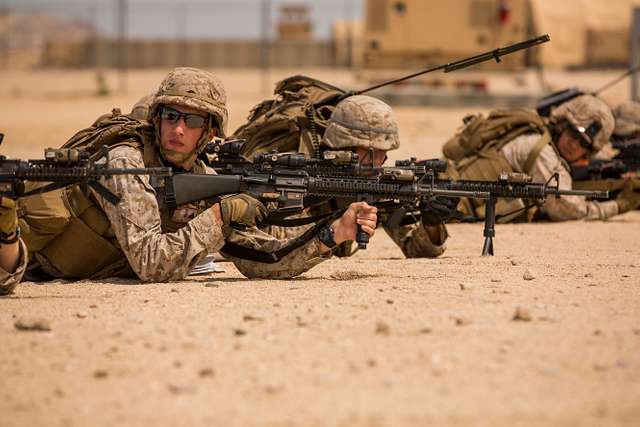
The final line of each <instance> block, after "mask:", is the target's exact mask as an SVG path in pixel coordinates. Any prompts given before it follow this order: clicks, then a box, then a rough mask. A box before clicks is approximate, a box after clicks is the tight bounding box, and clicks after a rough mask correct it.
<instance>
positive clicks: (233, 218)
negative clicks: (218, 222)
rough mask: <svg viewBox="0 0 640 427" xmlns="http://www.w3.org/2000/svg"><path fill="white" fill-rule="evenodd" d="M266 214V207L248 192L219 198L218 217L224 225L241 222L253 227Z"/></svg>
mask: <svg viewBox="0 0 640 427" xmlns="http://www.w3.org/2000/svg"><path fill="white" fill-rule="evenodd" d="M265 216H267V208H266V207H265V206H264V205H263V204H262V203H261V202H260V201H258V200H257V199H255V198H253V197H251V196H250V195H248V194H245V193H240V194H236V195H233V196H229V197H225V198H223V199H222V200H220V217H221V219H222V222H223V223H224V225H227V226H228V225H231V224H243V225H246V226H249V227H255V226H256V224H260V222H262V220H263V219H264V218H265Z"/></svg>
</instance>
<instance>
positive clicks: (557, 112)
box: [500, 95, 618, 221]
mask: <svg viewBox="0 0 640 427" xmlns="http://www.w3.org/2000/svg"><path fill="white" fill-rule="evenodd" d="M594 120H598V121H599V122H600V123H601V125H602V129H601V130H600V131H599V132H598V133H597V134H596V136H595V138H593V140H592V141H591V144H592V146H593V150H594V151H595V152H598V151H600V150H601V149H602V147H604V146H605V144H606V143H607V142H608V140H609V137H610V136H611V132H612V131H613V116H612V115H611V112H610V110H609V108H608V107H607V106H606V104H604V103H603V102H602V101H600V100H599V99H597V98H595V97H592V96H589V95H583V96H580V97H578V98H575V99H573V100H571V101H569V102H566V103H564V104H562V105H560V106H559V107H558V108H556V109H554V110H553V112H552V113H551V122H552V123H553V124H557V125H559V124H562V123H563V122H564V121H567V122H569V123H571V124H572V125H573V126H575V127H576V128H578V129H581V128H588V127H589V126H590V125H591V124H592V122H593V121H594ZM539 140H540V135H539V134H525V135H521V136H519V137H517V138H515V139H514V140H513V141H510V142H509V143H507V144H506V145H505V146H504V147H502V149H500V153H501V154H502V156H504V158H505V159H506V160H507V163H509V165H510V166H511V168H512V169H513V171H515V172H525V163H526V160H527V158H528V157H529V154H530V153H531V151H532V150H533V149H534V147H535V146H536V144H537V143H538V141H539ZM554 173H558V174H559V176H560V188H561V189H571V188H572V180H571V173H570V170H569V167H568V165H567V164H566V162H565V161H564V159H563V158H562V157H561V156H560V154H559V153H558V152H557V150H556V149H555V147H554V146H552V145H547V146H545V147H544V148H543V149H542V151H541V152H540V154H539V156H538V157H537V159H536V160H535V162H534V163H533V168H532V169H531V171H530V173H529V174H530V175H531V177H532V178H533V181H535V182H546V181H547V180H548V179H549V178H551V176H552V175H553V174H554ZM542 210H543V212H544V213H546V215H548V216H549V218H550V219H551V220H553V221H566V220H573V219H580V218H584V219H589V220H595V219H606V218H610V217H612V216H614V215H617V214H618V205H617V203H616V202H615V201H613V200H611V201H606V202H597V201H587V200H586V199H585V198H584V197H581V196H561V197H560V198H555V197H549V198H547V200H546V201H545V202H544V204H543V205H542Z"/></svg>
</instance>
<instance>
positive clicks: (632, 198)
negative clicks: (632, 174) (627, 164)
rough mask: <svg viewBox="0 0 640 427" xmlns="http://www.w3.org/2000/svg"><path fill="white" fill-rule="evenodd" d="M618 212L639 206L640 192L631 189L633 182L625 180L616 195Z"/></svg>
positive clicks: (621, 212)
mask: <svg viewBox="0 0 640 427" xmlns="http://www.w3.org/2000/svg"><path fill="white" fill-rule="evenodd" d="M616 203H617V204H618V213H620V214H623V213H625V212H629V211H632V210H635V209H638V208H639V207H640V193H637V192H635V191H633V182H631V181H627V182H626V183H625V184H624V187H623V188H622V192H620V194H618V197H616Z"/></svg>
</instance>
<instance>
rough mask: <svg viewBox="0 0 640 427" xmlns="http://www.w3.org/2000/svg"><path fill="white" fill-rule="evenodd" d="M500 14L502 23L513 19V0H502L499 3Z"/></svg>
mask: <svg viewBox="0 0 640 427" xmlns="http://www.w3.org/2000/svg"><path fill="white" fill-rule="evenodd" d="M498 16H499V18H500V24H502V25H505V24H507V23H508V22H509V20H510V19H511V1H510V0H500V4H499V5H498Z"/></svg>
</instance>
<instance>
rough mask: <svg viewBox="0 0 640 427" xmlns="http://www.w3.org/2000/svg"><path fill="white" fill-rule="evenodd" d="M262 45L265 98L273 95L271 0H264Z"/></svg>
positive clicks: (261, 59) (261, 58)
mask: <svg viewBox="0 0 640 427" xmlns="http://www.w3.org/2000/svg"><path fill="white" fill-rule="evenodd" d="M261 9H262V20H261V21H262V25H261V34H262V37H261V39H262V43H261V45H262V46H261V54H260V67H261V68H262V88H261V92H262V94H263V96H267V97H268V96H269V95H270V94H271V82H270V80H271V76H270V73H269V67H270V65H271V64H270V62H271V61H270V59H271V43H270V40H269V36H270V29H271V0H262V8H261Z"/></svg>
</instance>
